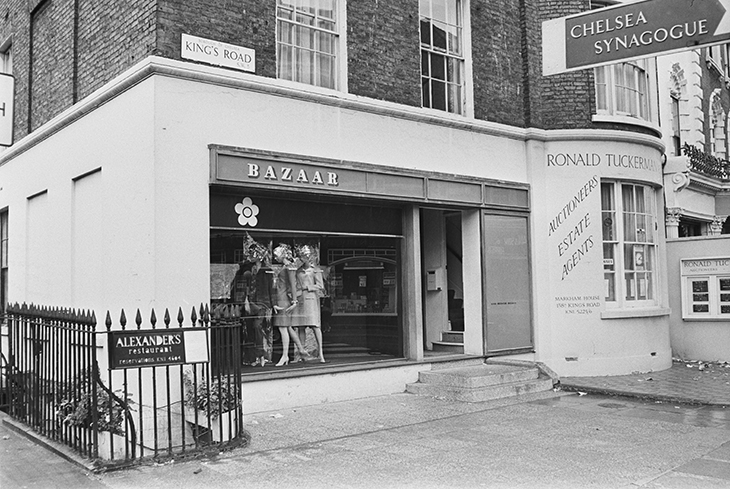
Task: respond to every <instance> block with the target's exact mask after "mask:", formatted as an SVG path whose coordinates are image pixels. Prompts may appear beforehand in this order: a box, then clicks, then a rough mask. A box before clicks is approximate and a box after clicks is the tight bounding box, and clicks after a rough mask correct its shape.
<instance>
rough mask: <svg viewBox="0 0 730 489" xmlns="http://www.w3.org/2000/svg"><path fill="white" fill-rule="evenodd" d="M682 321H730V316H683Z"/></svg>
mask: <svg viewBox="0 0 730 489" xmlns="http://www.w3.org/2000/svg"><path fill="white" fill-rule="evenodd" d="M682 321H684V322H687V323H718V322H720V323H728V322H730V317H728V316H725V317H720V316H714V317H693V316H685V317H683V318H682Z"/></svg>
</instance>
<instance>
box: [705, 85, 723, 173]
mask: <svg viewBox="0 0 730 489" xmlns="http://www.w3.org/2000/svg"><path fill="white" fill-rule="evenodd" d="M725 119H726V116H725V109H724V108H723V107H722V97H721V95H720V89H719V88H716V89H715V90H714V91H713V92H712V100H711V101H710V135H709V136H710V149H711V153H712V156H714V157H715V158H720V159H721V160H723V159H725V158H726V156H727V151H726V149H727V148H726V144H725V142H726V137H725V132H726V128H725Z"/></svg>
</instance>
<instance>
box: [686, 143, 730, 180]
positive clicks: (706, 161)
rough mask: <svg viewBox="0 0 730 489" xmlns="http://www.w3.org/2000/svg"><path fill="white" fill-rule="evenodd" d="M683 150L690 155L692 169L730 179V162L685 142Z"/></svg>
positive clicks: (720, 178)
mask: <svg viewBox="0 0 730 489" xmlns="http://www.w3.org/2000/svg"><path fill="white" fill-rule="evenodd" d="M682 151H683V152H684V154H685V155H686V156H689V161H690V170H691V171H693V172H697V173H701V174H703V175H707V176H709V177H714V178H717V179H719V180H722V181H728V180H730V162H729V161H727V160H722V159H720V158H717V157H715V156H712V155H709V154H707V153H705V152H704V151H702V150H701V149H699V148H697V147H696V146H690V145H689V144H687V143H684V146H682Z"/></svg>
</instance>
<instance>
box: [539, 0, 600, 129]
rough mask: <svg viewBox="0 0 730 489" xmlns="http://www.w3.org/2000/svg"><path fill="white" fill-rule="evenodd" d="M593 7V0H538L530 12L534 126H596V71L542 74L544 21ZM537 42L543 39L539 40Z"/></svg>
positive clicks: (575, 127)
mask: <svg viewBox="0 0 730 489" xmlns="http://www.w3.org/2000/svg"><path fill="white" fill-rule="evenodd" d="M588 9H589V0H565V1H563V0H560V1H556V0H548V1H541V2H537V8H536V9H535V10H534V11H531V12H530V17H529V23H528V26H529V27H528V31H529V32H530V33H531V35H530V42H529V48H528V53H529V57H530V60H531V63H530V72H529V85H530V88H531V90H530V101H529V104H528V110H529V113H530V116H531V117H530V122H531V125H532V126H533V127H539V128H545V129H577V128H589V127H595V126H594V125H593V122H592V121H591V118H592V115H593V114H594V112H595V104H596V101H595V100H596V97H595V88H594V85H593V70H579V71H575V72H572V73H565V74H560V75H551V76H547V77H545V76H542V62H541V61H540V60H541V58H542V54H541V52H542V44H541V43H542V22H543V21H545V20H550V19H554V18H557V17H563V16H566V15H571V14H576V13H579V12H584V11H586V10H588ZM536 41H539V42H537V43H536Z"/></svg>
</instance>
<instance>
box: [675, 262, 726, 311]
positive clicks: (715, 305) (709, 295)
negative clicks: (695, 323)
mask: <svg viewBox="0 0 730 489" xmlns="http://www.w3.org/2000/svg"><path fill="white" fill-rule="evenodd" d="M681 270H682V296H683V300H682V317H683V318H684V319H709V320H712V319H717V320H723V319H724V320H727V317H728V316H730V258H688V259H685V260H682V266H681Z"/></svg>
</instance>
